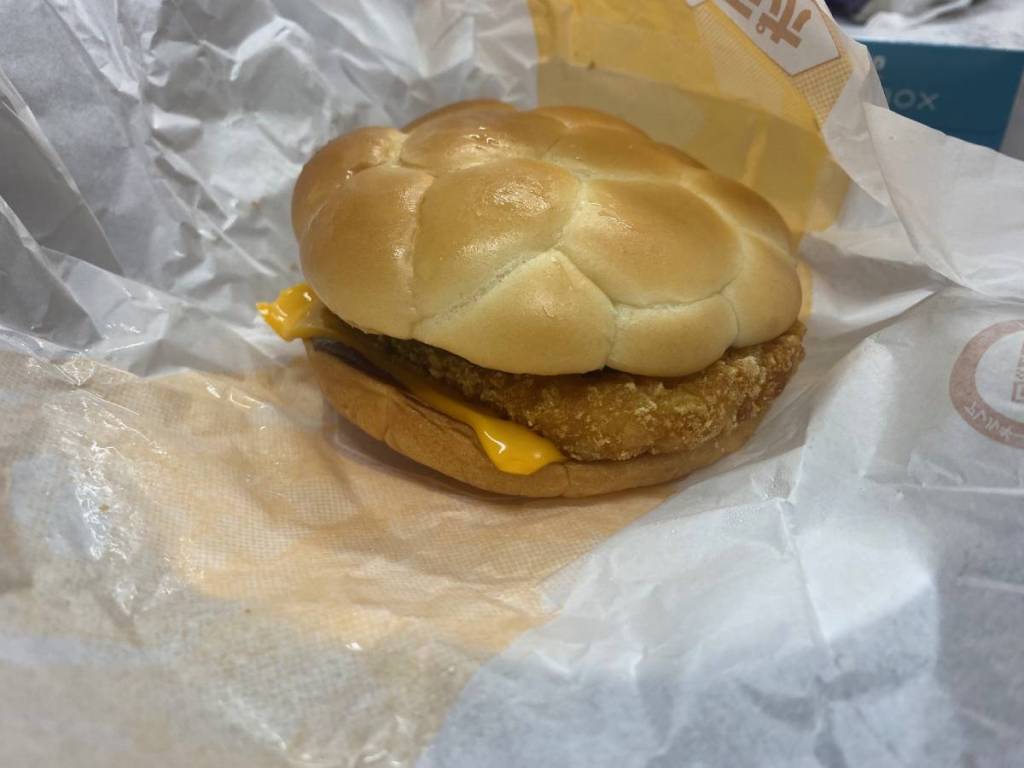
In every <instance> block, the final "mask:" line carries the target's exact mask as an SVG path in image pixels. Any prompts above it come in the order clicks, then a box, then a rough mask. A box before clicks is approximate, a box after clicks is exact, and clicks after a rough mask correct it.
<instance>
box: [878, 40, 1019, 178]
mask: <svg viewBox="0 0 1024 768" xmlns="http://www.w3.org/2000/svg"><path fill="white" fill-rule="evenodd" d="M860 42H862V43H864V45H866V46H867V47H868V50H869V51H870V52H871V56H872V58H873V59H874V61H875V68H876V69H877V70H878V74H879V77H880V78H881V80H882V86H883V87H884V88H885V95H886V98H887V99H888V101H889V106H890V108H892V109H893V110H894V111H896V112H899V113H900V114H902V115H906V116H907V117H910V118H913V119H914V120H918V121H920V122H922V123H924V124H925V125H929V126H931V127H933V128H937V129H938V130H940V131H942V132H944V133H948V134H950V135H952V136H956V137H957V138H960V139H964V140H966V141H971V142H974V143H975V144H982V145H984V146H986V147H992V148H993V149H997V150H1002V151H1004V152H1006V153H1007V154H1011V155H1014V156H1016V157H1021V158H1024V84H1022V76H1024V51H1014V50H1002V49H998V48H976V47H968V46H954V45H936V44H932V43H911V42H890V41H881V40H861V41H860Z"/></svg>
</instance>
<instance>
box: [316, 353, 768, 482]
mask: <svg viewBox="0 0 1024 768" xmlns="http://www.w3.org/2000/svg"><path fill="white" fill-rule="evenodd" d="M306 353H307V354H308V355H309V359H310V362H311V363H312V365H313V370H314V372H315V373H316V377H317V379H318V381H319V382H320V389H321V390H322V391H323V393H324V396H325V397H326V398H327V400H328V402H330V404H331V405H332V406H333V407H334V409H335V410H337V411H338V413H340V414H341V415H342V416H344V417H345V418H346V419H348V420H349V421H350V422H352V423H353V424H355V425H356V426H357V427H359V428H360V429H361V430H363V431H364V432H366V433H367V434H368V435H370V436H371V437H374V438H376V439H377V440H381V441H383V442H384V443H386V444H387V445H389V446H390V447H391V448H393V449H394V450H396V451H398V452H399V453H401V454H403V455H405V456H408V457H409V458H410V459H412V460H413V461H416V462H418V463H420V464H423V465H425V466H428V467H431V468H432V469H435V470H437V471H438V472H441V473H442V474H445V475H448V476H449V477H453V478H455V479H457V480H461V481H462V482H464V483H468V484H469V485H472V486H474V487H476V488H480V489H482V490H485V491H492V492H494V493H503V494H508V495H511V496H529V497H535V498H552V497H558V496H567V497H579V496H596V495H598V494H602V493H612V492H614V491H622V490H626V489H627V488H639V487H641V486H645V485H655V484H657V483H664V482H667V481H669V480H677V479H679V478H681V477H684V476H685V475H688V474H690V473H691V472H693V471H695V470H698V469H701V468H702V467H706V466H708V465H709V464H711V463H712V462H715V461H717V460H718V459H720V458H721V457H722V456H725V455H726V454H729V453H732V452H733V451H736V450H739V449H740V448H741V447H742V446H743V444H744V443H746V442H747V440H748V439H749V438H750V436H751V434H753V432H754V430H755V429H756V428H757V425H758V423H759V422H760V418H755V419H750V420H748V421H746V422H744V423H742V424H740V425H739V426H738V427H736V428H735V429H734V430H732V431H731V432H729V433H728V434H726V435H722V436H720V437H719V438H717V439H715V440H712V441H710V442H708V443H706V444H704V445H702V446H700V447H699V448H696V449H694V450H691V451H680V452H678V453H662V454H647V455H644V456H638V457H636V458H634V459H627V460H625V461H573V460H568V461H564V462H561V463H558V464H548V465H547V466H546V467H543V468H542V469H540V470H538V471H537V472H534V473H533V474H532V475H512V474H509V473H507V472H502V471H501V470H499V469H498V468H497V467H495V466H494V464H492V463H491V460H490V459H488V458H487V455H486V454H485V453H484V451H483V449H482V448H481V447H480V444H479V442H478V441H477V438H476V434H475V433H474V432H473V430H472V429H470V428H469V427H468V426H466V425H465V424H463V423H462V422H460V421H456V420H455V419H452V418H451V417H449V416H446V415H445V414H443V413H440V412H439V411H435V410H434V409H433V408H430V407H429V406H426V405H423V404H422V403H420V402H419V401H418V400H416V399H415V398H413V397H411V396H410V395H408V394H407V393H406V392H405V391H404V390H402V389H399V388H398V387H396V386H394V385H393V384H391V383H389V382H388V381H386V380H384V379H383V378H378V377H376V376H372V375H369V374H367V373H364V372H363V371H362V370H359V369H358V368H356V367H354V366H352V365H349V364H347V363H346V362H345V361H343V360H341V359H340V358H339V357H337V356H336V355H333V354H331V353H329V352H325V351H322V350H319V349H317V348H316V347H315V346H314V343H313V342H311V341H307V342H306Z"/></svg>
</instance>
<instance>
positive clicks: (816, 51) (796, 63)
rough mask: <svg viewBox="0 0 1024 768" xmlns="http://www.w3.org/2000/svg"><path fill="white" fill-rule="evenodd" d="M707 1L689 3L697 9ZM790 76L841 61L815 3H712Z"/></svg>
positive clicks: (750, 0) (754, 0)
mask: <svg viewBox="0 0 1024 768" xmlns="http://www.w3.org/2000/svg"><path fill="white" fill-rule="evenodd" d="M705 1H706V0H687V2H688V3H689V5H690V7H691V8H693V7H696V6H698V5H700V4H702V3H704V2H705ZM710 2H712V3H714V4H715V5H716V6H718V8H720V9H721V10H722V11H723V12H724V13H725V15H726V16H728V17H729V18H730V19H731V20H732V21H733V22H735V24H736V25H737V26H738V27H739V28H740V29H742V30H743V32H744V33H745V34H746V35H747V37H749V38H750V39H751V40H752V41H753V42H754V44H755V45H756V46H757V47H758V48H760V49H761V50H762V51H764V52H765V53H766V54H767V55H768V56H769V57H770V58H771V59H772V61H774V62H775V63H776V64H778V65H779V66H780V67H782V68H783V69H784V70H785V71H786V73H787V74H790V75H798V74H800V73H801V72H806V71H807V70H808V69H812V68H814V67H816V66H818V65H819V64H824V63H825V62H826V61H832V60H834V59H837V58H839V51H838V49H837V48H836V44H835V41H834V40H833V39H832V35H831V34H829V31H828V26H827V24H826V23H825V19H824V18H823V17H822V15H821V11H820V9H819V8H818V6H817V5H816V4H815V2H814V0H710Z"/></svg>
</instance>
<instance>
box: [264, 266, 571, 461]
mask: <svg viewBox="0 0 1024 768" xmlns="http://www.w3.org/2000/svg"><path fill="white" fill-rule="evenodd" d="M257 309H258V310H259V312H260V314H261V315H262V316H263V319H264V320H265V321H266V322H267V325H269V326H270V327H271V328H273V329H274V331H275V332H276V333H277V335H278V336H280V337H281V338H282V339H284V340H285V341H292V340H294V339H331V340H333V341H337V342H340V343H341V344H344V345H345V346H346V347H349V348H350V349H354V350H355V351H356V352H358V353H359V354H360V355H362V356H363V357H364V358H366V359H367V360H368V361H369V362H371V363H372V364H373V365H374V366H376V367H377V368H379V369H380V370H382V371H384V372H385V373H387V374H389V375H390V376H391V377H392V378H394V379H395V380H396V381H398V382H399V383H400V384H401V385H402V386H403V387H405V388H406V389H407V390H408V391H409V392H410V393H411V394H412V395H413V396H414V397H416V398H417V399H418V400H420V401H422V402H423V403H426V404H427V405H429V406H430V407H431V408H433V409H435V410H437V411H440V412H441V413H443V414H445V415H446V416H450V417H451V418H453V419H455V420H456V421H460V422H462V423H463V424H466V425H467V426H468V427H470V428H471V429H472V430H473V431H474V432H475V433H476V436H477V439H478V440H479V441H480V447H481V448H483V451H484V453H485V454H486V455H487V458H488V459H490V460H491V462H492V463H493V464H494V466H495V467H497V468H498V469H500V470H501V471H502V472H508V473H509V474H512V475H532V474H533V473H534V472H536V471H537V470H539V469H541V468H542V467H545V466H547V465H548V464H551V463H553V462H559V461H565V457H564V456H563V455H562V453H561V451H559V450H558V447H557V446H555V444H554V443H552V442H551V441H550V440H548V439H546V438H544V437H541V436H540V435H538V434H536V433H535V432H532V431H531V430H529V429H527V428H526V427H524V426H522V425H520V424H516V423H515V422H512V421H509V420H508V419H502V418H500V417H499V416H495V415H494V414H493V413H490V412H488V411H487V410H486V409H484V408H483V407H481V406H479V405H476V404H474V403H470V402H468V401H466V400H465V399H464V398H462V397H461V396H459V395H458V394H456V393H455V392H453V391H451V390H450V389H448V388H447V387H444V386H443V385H442V384H440V383H439V382H437V381H434V380H433V379H432V378H430V377H429V376H426V375H424V374H422V373H420V372H419V371H417V370H415V369H414V368H412V366H409V365H406V364H405V363H403V362H402V361H400V360H395V359H392V358H391V357H389V356H387V355H385V354H384V353H383V352H381V351H380V350H379V349H377V348H376V347H374V346H373V345H372V344H368V343H367V341H366V339H364V338H361V336H362V334H360V333H359V332H358V331H354V330H352V329H351V328H349V327H347V326H345V325H343V324H342V323H340V322H339V321H338V319H337V318H336V317H335V316H334V315H333V314H331V313H330V312H329V311H328V310H327V308H326V307H325V306H324V305H323V303H322V302H321V301H320V299H319V298H317V296H316V294H315V293H313V291H312V290H311V289H310V287H309V286H308V285H307V284H305V283H299V284H298V285H293V286H292V287H290V288H285V289H284V290H283V291H281V294H280V295H279V296H278V297H277V299H275V300H274V301H272V302H265V303H261V304H258V305H257Z"/></svg>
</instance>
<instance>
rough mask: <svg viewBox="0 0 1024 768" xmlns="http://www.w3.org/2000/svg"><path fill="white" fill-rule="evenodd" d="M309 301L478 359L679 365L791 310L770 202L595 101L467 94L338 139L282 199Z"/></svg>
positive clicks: (660, 370)
mask: <svg viewBox="0 0 1024 768" xmlns="http://www.w3.org/2000/svg"><path fill="white" fill-rule="evenodd" d="M292 225H293V227H294V229H295V234H296V237H297V238H298V240H299V244H300V252H301V259H302V268H303V271H304V272H305V275H306V279H307V280H308V281H309V283H310V285H311V287H312V288H313V290H314V291H315V292H316V294H317V295H318V296H319V297H320V299H321V300H322V301H323V302H324V303H325V304H326V305H327V307H328V308H330V309H331V311H332V312H334V313H335V314H337V315H338V316H339V317H341V318H342V319H343V320H345V321H346V322H348V323H350V324H351V325H354V326H356V327H357V328H361V329H363V330H365V331H367V332H370V333H380V334H385V335H388V336H392V337H395V338H400V339H407V338H413V339H417V340H419V341H422V342H424V343H426V344H430V345H433V346H435V347H440V348H442V349H446V350H448V351H449V352H453V353H455V354H457V355H460V356H462V357H464V358H466V359H467V360H470V361H471V362H473V363H476V364H477V365H481V366H484V367H486V368H493V369H497V370H501V371H508V372H511V373H533V374H561V373H580V372H584V371H591V370H595V369H598V368H603V367H605V366H608V367H611V368H615V369H618V370H620V371H627V372H629V373H635V374H642V375H650V376H682V375H685V374H688V373H693V372H694V371H698V370H700V369H702V368H705V367H706V366H708V365H710V364H711V363H713V362H714V361H715V360H717V359H718V358H719V357H721V356H722V353H723V352H724V351H725V350H726V349H727V348H729V347H730V346H747V345H749V344H757V343H759V342H763V341H767V340H769V339H772V338H775V337H776V336H778V335H779V334H781V333H782V332H783V331H785V330H786V329H787V328H789V327H790V325H792V324H793V322H794V320H796V317H797V312H798V311H799V309H800V283H799V280H798V278H797V272H796V260H795V258H794V255H793V248H792V243H791V236H790V232H789V230H788V229H787V227H786V224H785V223H784V222H783V220H782V217H781V216H780V215H779V214H778V212H776V211H775V209H774V208H772V207H771V205H769V204H768V203H767V202H766V201H765V200H764V199H762V198H761V197H759V196H758V195H757V194H756V193H754V192H752V191H751V190H749V189H747V188H746V187H744V186H742V185H741V184H738V183H736V182H733V181H730V180H729V179H727V178H724V177H722V176H719V175H717V174H715V173H712V172H710V171H708V170H706V169H704V168H703V167H702V166H701V165H700V164H699V163H697V162H696V161H694V160H693V159H691V158H690V157H689V156H687V155H685V154H684V153H682V152H680V151H679V150H677V149H674V148H673V147H670V146H667V145H665V144H659V143H657V142H655V141H654V140H652V139H651V138H649V137H648V136H647V135H646V134H645V133H643V132H642V131H641V130H639V129H638V128H634V127H633V126H631V125H629V124H628V123H626V122H624V121H622V120H620V119H618V118H615V117H612V116H611V115H606V114H604V113H602V112H597V111H593V110H588V109H578V108H575V107H543V108H540V109H534V110H531V111H529V112H521V111H518V110H516V109H515V108H514V107H511V106H509V105H507V104H503V103H501V102H497V101H469V102H461V103H458V104H454V105H451V106H449V107H446V108H444V109H441V110H438V111H436V112H432V113H430V114H428V115H426V116H424V117H421V118H420V119H419V120H417V121H415V122H413V123H411V124H410V125H408V126H406V128H405V130H404V131H397V130H394V129H391V128H363V129H361V130H358V131H354V132H352V133H349V134H347V135H345V136H342V137H341V138H338V139H335V140H334V141H332V142H331V143H330V144H328V145H327V146H326V147H324V148H323V149H321V150H320V151H319V152H318V153H317V154H316V155H315V156H314V157H313V159H312V160H310V162H309V163H308V164H307V165H306V167H305V168H304V169H303V171H302V174H301V175H300V176H299V180H298V182H297V184H296V186H295V194H294V198H293V201H292Z"/></svg>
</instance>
